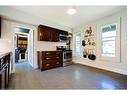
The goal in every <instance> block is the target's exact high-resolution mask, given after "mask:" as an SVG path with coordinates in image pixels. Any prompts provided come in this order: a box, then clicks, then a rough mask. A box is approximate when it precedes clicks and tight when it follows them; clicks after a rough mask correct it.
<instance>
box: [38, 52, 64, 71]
mask: <svg viewBox="0 0 127 95" xmlns="http://www.w3.org/2000/svg"><path fill="white" fill-rule="evenodd" d="M61 66H62V53H61V52H60V51H38V68H39V69H40V70H48V69H52V68H56V67H61Z"/></svg>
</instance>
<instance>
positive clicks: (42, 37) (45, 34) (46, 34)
mask: <svg viewBox="0 0 127 95" xmlns="http://www.w3.org/2000/svg"><path fill="white" fill-rule="evenodd" d="M38 38H39V39H38V40H39V41H50V31H49V28H48V27H45V26H42V25H39V26H38Z"/></svg>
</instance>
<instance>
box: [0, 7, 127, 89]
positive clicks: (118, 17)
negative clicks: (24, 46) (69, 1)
mask: <svg viewBox="0 0 127 95" xmlns="http://www.w3.org/2000/svg"><path fill="white" fill-rule="evenodd" d="M77 7H79V8H81V10H82V11H84V10H85V8H87V9H88V10H91V8H92V10H93V9H95V10H96V11H97V10H98V9H100V8H102V10H100V13H98V18H96V19H95V18H94V16H95V15H97V13H96V11H95V12H93V11H92V12H91V15H92V14H94V15H93V16H91V18H90V19H94V20H95V21H94V20H92V21H89V23H88V22H87V24H85V25H84V24H83V25H82V24H81V25H80V26H79V25H78V24H77V23H76V24H75V23H74V25H73V26H76V27H73V28H69V27H68V26H66V24H65V25H61V24H57V23H53V22H49V21H47V20H44V19H43V20H42V18H40V17H39V16H38V17H37V15H36V16H35V15H32V13H33V14H36V11H34V12H33V11H31V14H27V12H29V11H30V10H32V9H34V8H35V10H36V8H37V7H31V8H30V7H29V8H30V10H29V8H28V7H6V6H3V7H2V6H1V8H0V12H1V15H2V16H1V17H2V18H1V19H2V21H1V22H2V23H1V24H2V27H1V31H2V32H1V39H0V46H2V47H0V50H1V51H3V52H6V51H8V52H9V56H10V58H11V62H10V63H11V66H10V68H11V69H9V71H10V72H11V73H13V74H14V75H15V74H19V75H21V76H19V77H16V76H14V77H12V79H11V81H12V82H10V83H11V86H10V89H16V88H17V89H18V88H19V89H29V88H33V89H34V88H35V89H48V88H49V89H67V88H68V89H78V88H79V89H80V88H81V89H120V88H124V89H126V80H125V78H126V74H127V71H126V52H125V50H126V48H125V47H126V44H125V43H126V40H125V39H126V32H125V31H126V28H125V27H126V22H125V21H126V7H111V6H110V7H106V6H105V7H85V6H84V7H81V6H77ZM27 8H28V9H27ZM39 8H40V10H41V11H42V10H43V12H45V11H44V10H45V9H47V11H49V10H50V12H51V9H52V10H54V12H56V13H57V11H55V10H56V7H50V9H48V8H47V7H38V8H37V9H39ZM59 8H61V9H62V8H63V9H67V8H68V7H57V9H59ZM82 8H84V9H82ZM26 9H27V10H26ZM112 10H114V13H112ZM7 11H10V12H11V13H12V14H7V13H6V12H7ZM47 11H46V13H47ZM77 11H79V10H77ZM103 11H105V12H106V11H107V14H106V15H105V16H104V15H103ZM89 12H90V11H88V13H89ZM14 13H17V17H16V18H15V17H14V15H13V14H14ZM46 13H45V14H41V15H43V16H44V17H46V16H47V17H48V16H49V15H46ZM62 13H63V11H61V10H59V15H60V16H61V15H63V14H64V13H63V14H62ZM47 14H49V13H47ZM52 15H55V16H56V18H52V20H53V19H55V20H56V21H58V22H59V20H57V19H58V17H57V15H56V14H52ZM55 16H54V17H55ZM89 16H90V15H89ZM28 17H31V18H28ZM52 17H53V16H52ZM61 17H62V16H61ZM83 17H84V16H81V18H83ZM87 17H88V16H87ZM65 18H66V17H65ZM67 18H69V19H71V18H72V19H74V18H75V17H74V16H73V17H70V15H69V17H67ZM67 18H66V21H68V20H67ZM49 19H50V16H49ZM72 19H71V20H72ZM97 19H99V20H97ZM64 20H65V19H63V18H61V19H60V21H61V22H64ZM71 20H70V21H69V22H71ZM85 20H86V18H85ZM108 21H109V22H108ZM76 22H77V21H76ZM79 22H81V19H80V20H79ZM71 23H72V22H71ZM116 23H117V24H116ZM105 24H107V25H105ZM120 25H121V27H120ZM78 26H79V27H78ZM100 26H102V29H101V28H100ZM15 27H23V28H27V29H31V31H32V32H31V34H30V35H31V37H32V38H31V39H32V42H31V43H32V44H31V46H29V47H30V48H29V49H31V50H32V51H31V56H28V57H29V59H31V60H32V61H31V62H29V60H28V62H24V63H28V64H26V65H24V64H23V65H22V64H20V65H18V67H17V66H16V64H15V60H14V57H15V53H14V29H15ZM70 27H71V24H70ZM116 27H117V28H116ZM97 29H99V30H97ZM120 29H121V31H119V30H120ZM3 31H4V32H3ZM98 31H101V32H102V35H103V36H104V38H103V40H102V41H101V39H100V37H99V36H100V34H99V33H100V32H98ZM109 31H110V32H111V34H112V35H113V36H111V37H110V36H109V37H107V33H110V32H109ZM112 31H113V32H112ZM114 31H115V32H114ZM116 31H117V33H116ZM120 33H121V34H120ZM111 34H110V35H111ZM116 34H117V36H116ZM103 36H102V37H103ZM108 38H109V39H110V40H109V39H108ZM114 39H115V40H114ZM122 40H124V41H125V42H123V43H120V41H122ZM110 41H112V42H110ZM115 41H116V42H117V44H115V45H114V43H115ZM106 42H108V45H106ZM100 43H103V44H104V45H105V46H104V47H106V48H104V49H101V48H102V46H101V44H100ZM7 44H8V47H7ZM114 47H117V48H115V50H114ZM109 48H110V51H109ZM29 49H28V50H29ZM101 50H103V52H102V53H103V56H101ZM10 51H11V53H10ZM114 54H116V56H114ZM107 56H108V57H109V58H108V57H107ZM106 57H107V58H106ZM5 59H6V56H5ZM5 63H6V62H5ZM7 63H9V62H7ZM20 66H21V67H20ZM93 68H94V69H93ZM85 70H86V71H85ZM87 70H88V71H87ZM20 71H22V72H23V74H22V72H20ZM10 72H9V74H10ZM30 72H33V75H32V73H30ZM113 72H114V73H113ZM87 73H89V74H90V73H92V74H90V75H89V74H87ZM117 73H119V74H117ZM25 74H28V76H30V77H31V78H32V79H33V80H30V79H29V78H28V76H27V77H25V78H26V79H25V78H24V77H23V76H26V75H25ZM110 74H111V75H110ZM10 75H11V74H10ZM96 75H97V76H96ZM102 75H104V76H105V77H104V76H102ZM3 76H4V75H3ZM44 76H45V77H44ZM58 76H60V77H58ZM92 76H95V80H92V78H87V77H92ZM99 76H100V79H99V78H98V77H99ZM112 76H114V77H113V79H112V78H111V77H112ZM36 77H37V78H36ZM116 77H117V78H116ZM118 77H121V79H120V78H118ZM20 78H21V79H22V81H21V84H18V83H19V80H20ZM23 78H24V79H23ZM51 78H52V81H51V80H50V79H51ZM115 78H116V79H115ZM5 79H6V78H5ZM16 79H19V80H18V82H16ZM23 80H24V81H23ZM35 80H38V81H35ZM42 80H43V81H44V83H43V82H42ZM58 80H62V81H59V82H57V81H58ZM71 80H72V81H71ZM79 80H81V81H79ZM89 80H90V81H89ZM105 80H106V81H105ZM107 80H108V81H107ZM27 81H28V83H27ZM98 81H100V82H98ZM48 82H49V83H48ZM53 82H54V83H53ZM55 82H56V83H55ZM111 82H112V83H113V84H112V83H111ZM90 83H93V85H92V84H90ZM96 83H97V84H96ZM25 84H28V87H27V86H26V87H24V85H25ZM15 85H16V86H15ZM19 85H20V86H19ZM96 85H97V86H96ZM3 88H6V86H4V87H3Z"/></svg>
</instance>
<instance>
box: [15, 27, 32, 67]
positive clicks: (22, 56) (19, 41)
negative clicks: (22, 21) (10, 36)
mask: <svg viewBox="0 0 127 95" xmlns="http://www.w3.org/2000/svg"><path fill="white" fill-rule="evenodd" d="M14 30H15V32H14V48H15V50H14V54H15V60H14V61H15V64H24V63H29V64H30V65H31V66H32V67H33V30H32V29H27V28H23V27H15V29H14Z"/></svg>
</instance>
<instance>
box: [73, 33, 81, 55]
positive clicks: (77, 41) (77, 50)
mask: <svg viewBox="0 0 127 95" xmlns="http://www.w3.org/2000/svg"><path fill="white" fill-rule="evenodd" d="M74 47H75V53H76V54H80V53H81V33H78V34H75V46H74Z"/></svg>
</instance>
